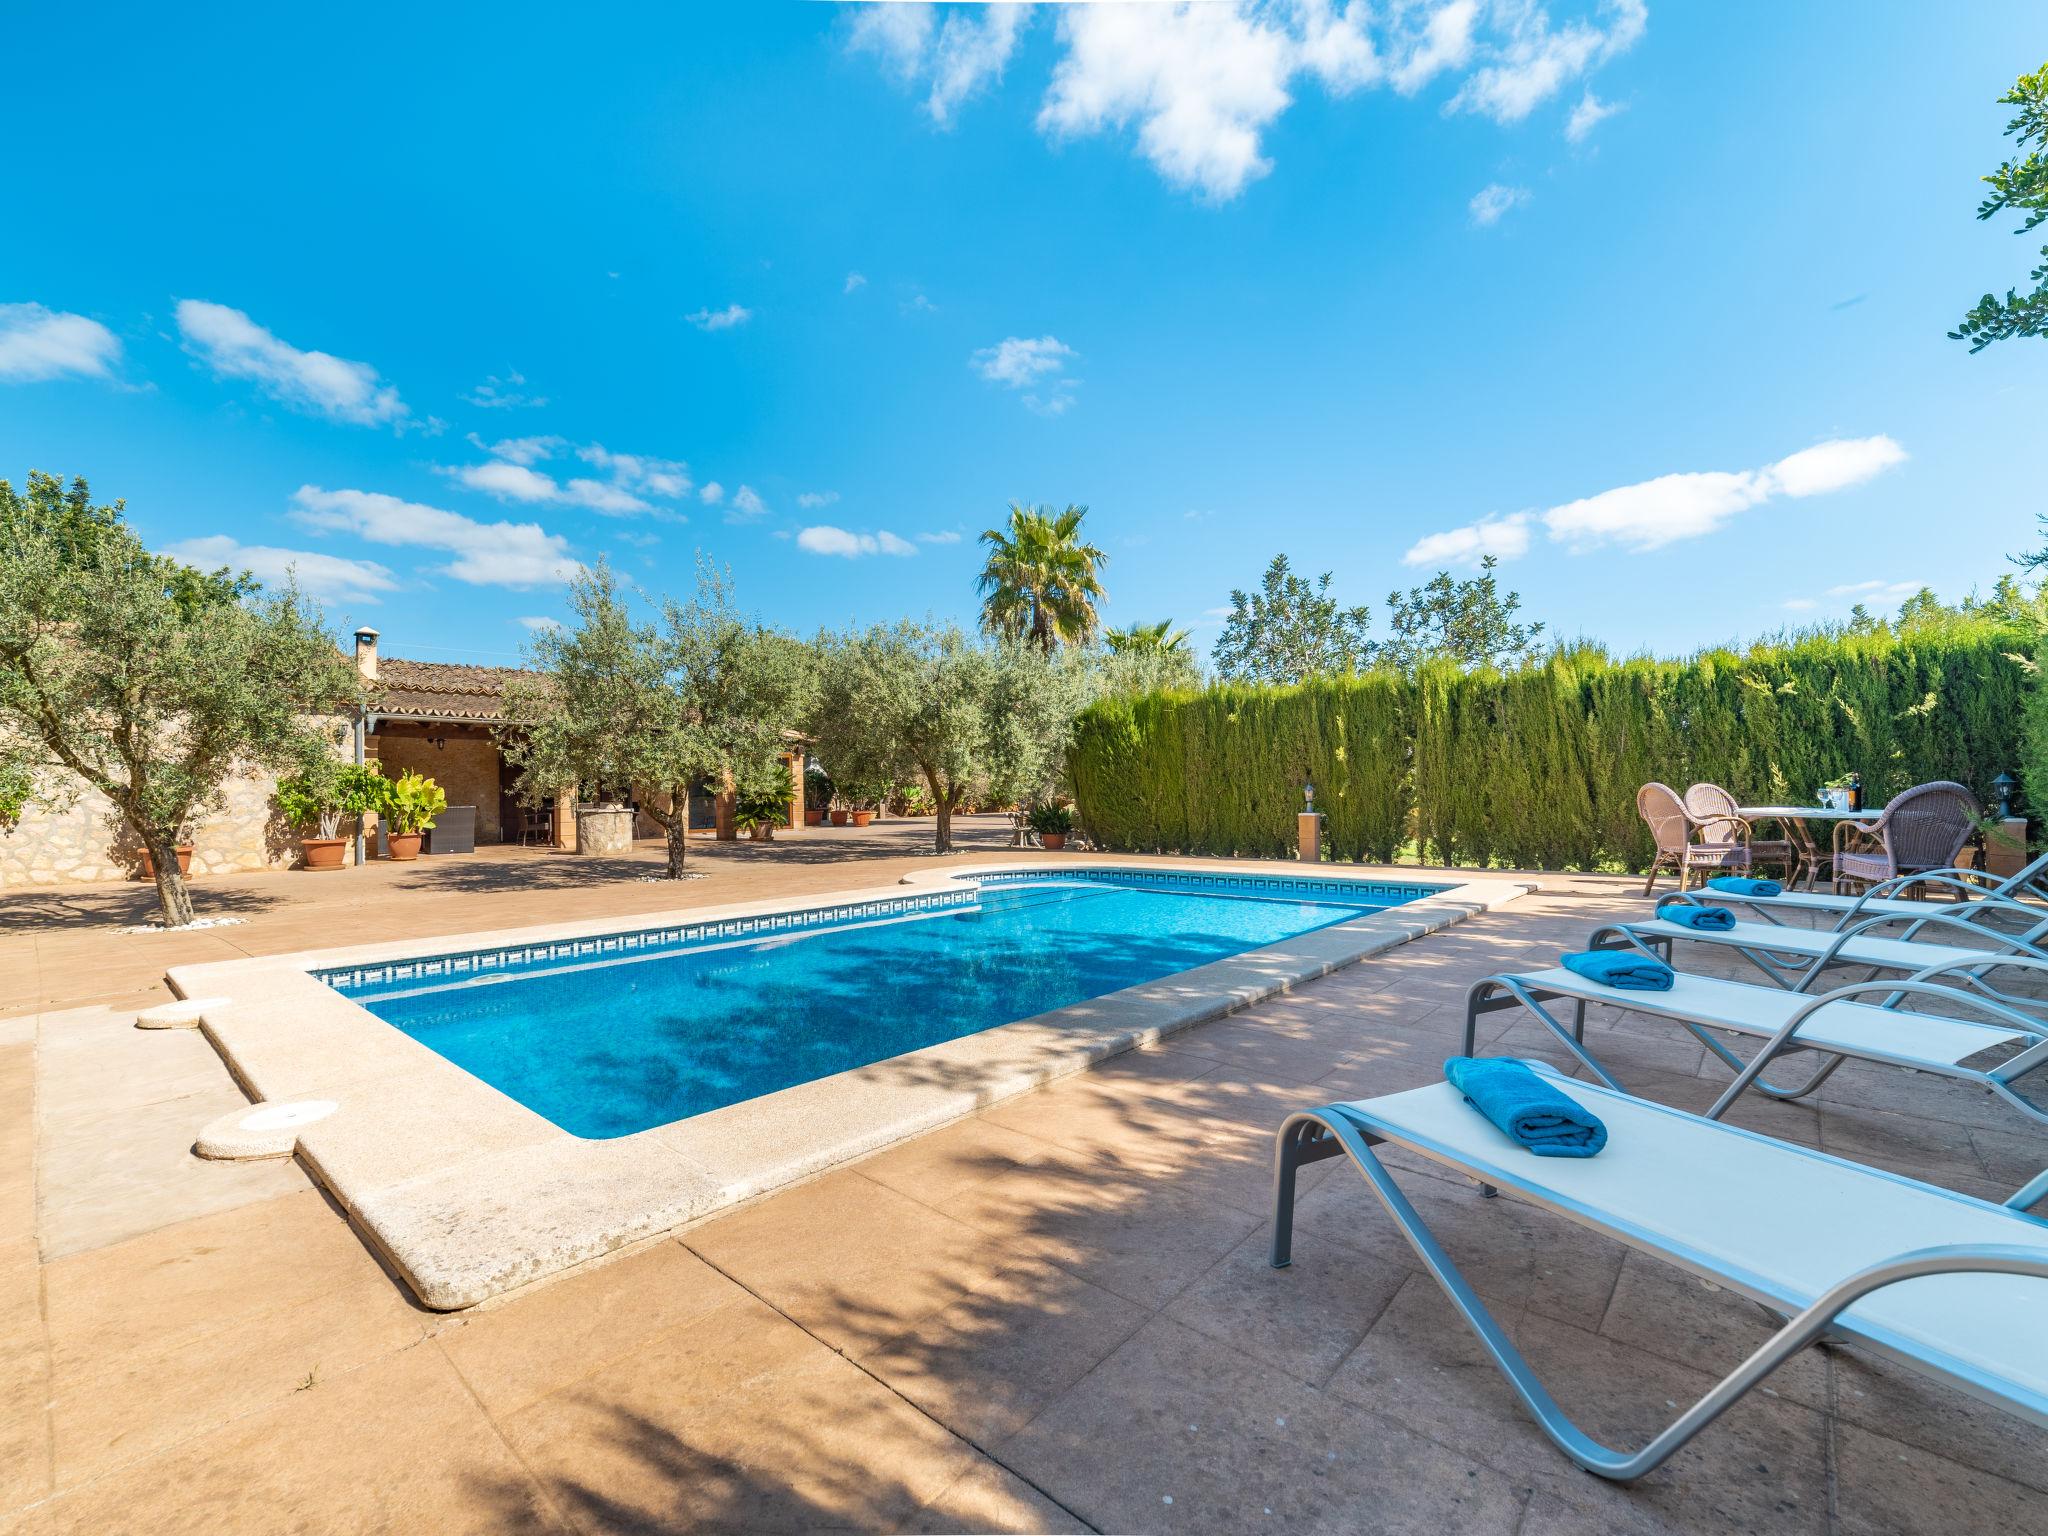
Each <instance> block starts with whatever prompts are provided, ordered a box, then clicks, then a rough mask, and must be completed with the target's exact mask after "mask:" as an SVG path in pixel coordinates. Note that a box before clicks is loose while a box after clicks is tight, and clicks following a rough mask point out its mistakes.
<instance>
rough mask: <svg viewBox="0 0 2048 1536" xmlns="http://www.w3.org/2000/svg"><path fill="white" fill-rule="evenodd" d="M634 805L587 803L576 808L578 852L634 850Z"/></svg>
mask: <svg viewBox="0 0 2048 1536" xmlns="http://www.w3.org/2000/svg"><path fill="white" fill-rule="evenodd" d="M633 817H634V811H633V808H632V807H631V806H629V805H586V806H582V807H580V808H579V809H578V810H577V812H576V851H577V852H578V853H598V854H604V853H631V852H632V851H633Z"/></svg>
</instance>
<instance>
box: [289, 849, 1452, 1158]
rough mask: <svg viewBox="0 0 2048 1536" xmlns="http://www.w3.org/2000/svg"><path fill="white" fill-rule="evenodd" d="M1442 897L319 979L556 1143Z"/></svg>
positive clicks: (1229, 905)
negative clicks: (511, 1103)
mask: <svg viewBox="0 0 2048 1536" xmlns="http://www.w3.org/2000/svg"><path fill="white" fill-rule="evenodd" d="M1440 889H1442V888H1441V887H1437V886H1430V885H1419V884H1418V885H1405V884H1404V885H1389V884H1385V883H1382V882H1371V881H1345V880H1331V879H1323V878H1318V879H1313V880H1310V879H1299V880H1297V879H1286V878H1257V877H1246V876H1236V877H1220V876H1210V877H1180V878H1174V877H1165V876H1158V875H1149V874H1132V873H1124V872H1116V871H1090V872H1087V873H1084V874H1077V875H1075V876H1073V877H1067V876H1058V877H1047V876H1044V875H1029V876H1009V877H1003V876H992V877H988V878H986V879H984V880H982V881H981V882H980V883H979V884H978V885H974V886H967V887H965V888H962V889H959V890H953V891H947V892H943V893H937V894H932V893H927V894H923V895H917V896H905V897H900V898H894V899H892V900H877V901H870V902H865V903H860V904H857V905H852V906H847V907H831V908H824V909H816V910H811V911H805V912H798V913H784V914H769V915H767V916H762V917H755V918H750V919H744V920H725V921H721V922H715V923H705V924H699V925H691V926H685V927H678V928H675V929H667V930H653V931H642V932H635V933H630V934H619V935H610V936H601V937H597V938H582V939H578V940H575V941H569V942H564V943H561V944H556V945H546V946H526V947H522V948H519V949H516V950H511V951H472V952H467V953H464V954H460V955H450V956H442V957H435V958H433V959H430V960H425V961H414V962H406V963H402V964H390V965H381V966H372V967H351V968H348V969H346V970H341V969H335V970H328V971H322V972H319V973H318V974H319V975H320V977H321V979H322V980H324V981H325V982H326V983H327V984H328V985H329V986H331V987H333V988H334V989H335V990H337V991H339V992H341V993H342V994H343V995H344V996H347V997H350V998H352V999H354V1000H355V1001H356V1002H358V1003H359V1004H360V1005H361V1006H362V1007H364V1008H366V1009H368V1010H369V1011H370V1012H372V1013H374V1014H375V1015H377V1017H379V1018H381V1019H383V1020H384V1021H386V1022H387V1023H389V1024H391V1025H393V1026H395V1027H396V1028H398V1029H400V1030H402V1031H404V1032H405V1033H406V1034H407V1035H409V1036H411V1037H412V1038H413V1039H415V1040H417V1041H419V1042H420V1043H421V1044H422V1045H425V1046H427V1047H428V1048H430V1049H431V1050H433V1051H435V1052H437V1053H438V1054H439V1055H441V1056H442V1057H444V1058H446V1059H447V1060H448V1061H450V1062H453V1063H454V1064H455V1065H456V1066H459V1067H461V1068H463V1069H464V1070H465V1071H467V1072H469V1073H471V1074H472V1075H474V1076H475V1077H478V1078H480V1079H482V1080H483V1081H484V1082H486V1083H489V1084H490V1085H491V1086H492V1087H494V1088H496V1089H498V1090H499V1091H500V1092H502V1093H504V1094H505V1095H507V1096H508V1097H510V1098H512V1099H514V1100H516V1101H517V1102H519V1103H520V1104H523V1105H525V1106H526V1107H527V1108H529V1109H531V1110H533V1111H534V1112H536V1113H537V1114H540V1115H542V1116H544V1117H545V1118H546V1119H548V1120H549V1121H551V1122H553V1123H554V1124H555V1125H556V1126H558V1127H560V1128H561V1129H562V1130H564V1131H567V1132H569V1133H570V1134H571V1135H574V1136H578V1137H584V1138H589V1139H593V1140H599V1139H609V1138H614V1137H621V1136H628V1135H631V1134H633V1133H634V1132H637V1131H643V1130H647V1129H649V1128H651V1127H654V1126H658V1125H665V1124H668V1123H670V1122H673V1121H677V1120H683V1119H687V1118H689V1117H691V1116H695V1115H700V1114H703V1113H705V1112H707V1111H710V1110H714V1109H719V1108H722V1107H724V1106H726V1105H730V1104H737V1103H740V1102H741V1101H743V1100H747V1099H753V1098H758V1097H760V1096H762V1095H764V1094H770V1093H774V1092H777V1091H778V1090H780V1089H784V1088H789V1087H793V1086H795V1085H797V1084H799V1083H807V1082H812V1081H814V1080H816V1079H819V1078H824V1077H830V1076H832V1075H834V1074H837V1073H841V1072H846V1071H850V1070H852V1069H854V1068H857V1067H863V1066H867V1065H869V1064H871V1063H874V1062H879V1061H884V1060H887V1059H888V1058H890V1057H893V1056H898V1055H901V1054H903V1053H905V1052H908V1051H916V1050H921V1049H923V1048H925V1047H927V1046H932V1045H937V1044H939V1043H941V1042H943V1041H947V1040H954V1039H958V1038H959V1037H961V1036H963V1035H970V1034H974V1033H976V1032H978V1031H981V1030H986V1029H990V1028H993V1027H995V1026H997V1025H1001V1024H1007V1023H1010V1022H1012V1021H1014V1020H1018V1019H1024V1018H1030V1017H1032V1016H1034V1015H1037V1014H1040V1013H1045V1012H1047V1011H1049V1010H1052V1009H1056V1008H1061V1007H1065V1006H1067V1005H1069V1004H1073V1003H1078V1002H1083V1001H1085V1000H1087V999H1090V998H1096V997H1101V996H1103V995H1105V994H1107V993H1111V992H1116V991H1118V990H1120V989H1122V988H1125V987H1131V986H1137V985H1140V984H1142V983H1145V982H1149V981H1156V980H1158V979H1160V978H1161V977H1164V976H1169V975H1172V974H1174V973H1176V972H1180V971H1185V970H1190V969H1192V968H1194V967H1196V966H1200V965H1206V964H1208V963H1209V962H1211V961H1215V960H1221V959H1223V958H1225V957H1227V956H1230V955H1236V954H1242V953H1244V952H1245V951H1247V950H1253V949H1259V948H1262V947H1264V946H1266V945H1270V944H1278V943H1281V942H1283V941H1284V940H1287V939H1290V938H1294V937H1297V936H1299V935H1301V934H1305V933H1310V932H1313V931H1314V930H1316V929H1319V928H1325V927H1328V926H1330V925H1332V924H1336V923H1342V922H1345V921H1348V920H1350V919H1353V918H1356V917H1358V916H1359V915H1361V914H1362V913H1365V912H1371V911H1379V910H1383V909H1385V908H1388V907H1393V906H1399V905H1402V904H1404V903H1406V902H1410V901H1416V900H1419V899H1421V898H1423V897H1425V896H1429V895H1433V894H1436V893H1437V891H1439V890H1440Z"/></svg>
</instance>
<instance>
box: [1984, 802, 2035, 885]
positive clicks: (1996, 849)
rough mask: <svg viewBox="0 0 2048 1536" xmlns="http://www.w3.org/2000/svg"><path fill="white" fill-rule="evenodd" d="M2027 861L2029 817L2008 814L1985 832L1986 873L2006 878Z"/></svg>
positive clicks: (2014, 873) (2016, 871)
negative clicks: (1994, 827) (1994, 826)
mask: <svg viewBox="0 0 2048 1536" xmlns="http://www.w3.org/2000/svg"><path fill="white" fill-rule="evenodd" d="M2026 862H2027V818H2026V817H2024V816H2008V817H2006V818H2005V819H2004V820H2003V821H2001V822H1999V824H1998V826H1997V827H1996V829H1994V830H1992V831H1988V832H1986V833H1985V834H1984V873H1986V874H1987V875H1993V876H1996V877H1997V878H1999V879H2004V878H2006V877H2007V876H2010V875H2016V874H2018V873H2019V872H2020V870H2021V868H2022V867H2023V866H2024V865H2025V864H2026Z"/></svg>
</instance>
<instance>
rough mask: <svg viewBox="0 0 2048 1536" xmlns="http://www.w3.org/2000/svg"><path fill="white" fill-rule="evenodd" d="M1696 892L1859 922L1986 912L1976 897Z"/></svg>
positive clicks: (1975, 918)
mask: <svg viewBox="0 0 2048 1536" xmlns="http://www.w3.org/2000/svg"><path fill="white" fill-rule="evenodd" d="M1693 894H1695V895H1697V896H1698V897H1700V898H1701V899H1702V900H1703V901H1708V902H1712V903H1714V904H1715V905H1717V906H1718V905H1721V904H1723V903H1735V904H1739V905H1742V906H1752V907H1756V908H1757V909H1759V910H1762V909H1764V908H1769V909H1771V910H1773V911H1779V912H1785V911H1791V912H1818V913H1820V914H1821V915H1823V916H1825V917H1840V916H1841V915H1842V914H1843V913H1845V912H1848V911H1851V910H1854V912H1855V913H1856V916H1857V919H1858V921H1861V920H1862V919H1864V918H1866V917H1907V918H1911V917H1932V916H1935V915H1937V914H1940V915H1945V916H1948V917H1962V918H1967V919H1968V920H1969V921H1971V922H1973V923H1974V922H1980V921H1982V915H1981V914H1980V913H1978V912H1977V911H1976V910H1975V909H1976V907H1977V906H1978V901H1977V898H1976V897H1974V896H1973V897H1971V898H1970V899H1969V900H1968V901H1943V900H1940V899H1935V900H1932V901H1893V900H1890V899H1888V898H1885V897H1875V898H1873V899H1871V900H1869V901H1866V902H1864V903H1863V905H1861V906H1860V907H1859V906H1857V905H1856V898H1855V897H1854V896H1835V895H1831V894H1829V893H1828V892H1826V891H1784V892H1781V893H1780V894H1778V895H1776V896H1738V895H1736V894H1735V893H1734V892H1733V891H1716V890H1711V889H1710V890H1703V891H1696V892H1694V893H1693ZM1986 910H1987V911H1992V912H1998V911H2004V912H2012V911H2013V909H2012V908H2011V907H2009V906H2003V905H1998V904H1994V905H1993V906H1991V907H1989V908H1987V909H1986ZM2034 911H2035V919H2036V921H2048V907H2037V908H2035V909H2034ZM2013 915H2014V916H2015V917H2023V916H2025V914H2024V913H2014V914H2013Z"/></svg>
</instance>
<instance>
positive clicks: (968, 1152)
mask: <svg viewBox="0 0 2048 1536" xmlns="http://www.w3.org/2000/svg"><path fill="white" fill-rule="evenodd" d="M1044 1156H1045V1143H1044V1142H1042V1141H1040V1140H1039V1139H1038V1138H1037V1137H1035V1136H1026V1135H1023V1134H1021V1133H1019V1132H1016V1131H1012V1130H1008V1129H1006V1128H1005V1127H1003V1126H1001V1125H998V1124H997V1123H996V1122H995V1121H993V1120H991V1119H989V1118H988V1116H986V1115H970V1116H969V1117H968V1118H967V1119H965V1120H961V1121H958V1122H956V1123H955V1124H953V1125H949V1126H945V1127H943V1128H942V1129H940V1130H936V1131H932V1132H930V1133H929V1134H927V1135H923V1136H913V1137H912V1138H911V1139H910V1140H909V1141H905V1142H899V1143H897V1144H896V1145H895V1146H893V1147H890V1148H888V1149H886V1150H885V1151H881V1152H877V1153H876V1154H875V1155H874V1156H872V1157H868V1158H863V1159H862V1160H861V1162H860V1163H859V1165H858V1166H859V1169H860V1173H861V1176H862V1177H863V1178H869V1179H873V1180H874V1181H875V1182H876V1183H877V1184H881V1185H884V1186H886V1187H887V1188H889V1189H893V1190H895V1191H896V1192H897V1193H898V1194H899V1195H908V1196H909V1197H910V1198H911V1199H913V1200H916V1201H919V1202H921V1203H922V1204H925V1205H939V1204H942V1203H944V1202H945V1201H946V1200H949V1199H951V1198H952V1197H953V1196H954V1195H957V1194H960V1193H962V1192H963V1191H965V1190H968V1189H972V1188H973V1187H974V1186H975V1185H977V1184H979V1183H982V1182H983V1181H984V1180H987V1179H992V1178H994V1177H995V1176H996V1175H997V1174H1001V1173H1009V1172H1010V1171H1012V1170H1013V1169H1016V1168H1022V1167H1029V1166H1030V1165H1031V1164H1033V1163H1035V1162H1038V1161H1039V1160H1040V1159H1042V1158H1043V1157H1044Z"/></svg>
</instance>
